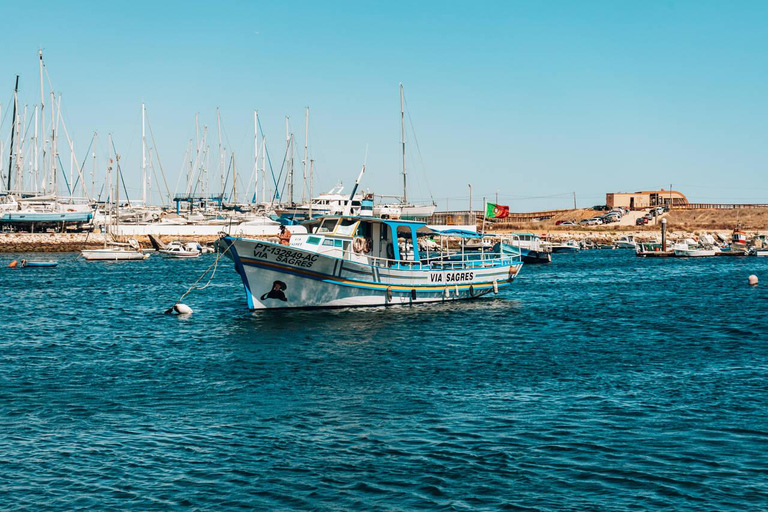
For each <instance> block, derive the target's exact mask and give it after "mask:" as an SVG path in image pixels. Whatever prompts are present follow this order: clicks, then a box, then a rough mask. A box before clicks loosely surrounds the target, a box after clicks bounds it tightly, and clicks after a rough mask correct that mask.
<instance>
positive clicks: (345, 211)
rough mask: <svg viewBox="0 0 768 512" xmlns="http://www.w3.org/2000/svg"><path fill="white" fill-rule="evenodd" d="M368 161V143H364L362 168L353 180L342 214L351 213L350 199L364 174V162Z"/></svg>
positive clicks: (352, 197)
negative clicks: (353, 184)
mask: <svg viewBox="0 0 768 512" xmlns="http://www.w3.org/2000/svg"><path fill="white" fill-rule="evenodd" d="M367 163H368V144H366V145H365V159H364V160H363V168H362V169H360V174H359V175H358V176H357V179H356V180H355V186H354V187H352V193H351V194H349V199H348V200H347V204H346V206H345V207H344V215H350V214H351V213H352V200H353V199H354V197H355V194H356V193H357V187H358V186H359V185H360V180H361V179H363V174H365V164H367Z"/></svg>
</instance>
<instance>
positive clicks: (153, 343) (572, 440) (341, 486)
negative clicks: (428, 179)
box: [0, 251, 768, 510]
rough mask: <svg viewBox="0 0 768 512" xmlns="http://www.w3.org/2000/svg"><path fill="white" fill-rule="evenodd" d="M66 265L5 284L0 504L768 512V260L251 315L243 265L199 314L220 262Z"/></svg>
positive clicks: (626, 271)
mask: <svg viewBox="0 0 768 512" xmlns="http://www.w3.org/2000/svg"><path fill="white" fill-rule="evenodd" d="M46 257H47V256H46ZM10 259H11V258H10V257H7V256H6V257H5V258H2V259H0V264H2V265H3V266H6V265H7V263H8V261H10ZM60 260H61V264H60V265H59V267H58V268H56V269H23V270H14V271H11V270H8V269H4V268H3V269H0V297H2V302H3V307H2V308H0V327H1V328H2V335H0V428H1V432H2V436H1V437H0V508H6V509H14V510H23V509H29V510H41V509H56V510H64V509H75V508H95V509H115V508H119V509H137V510H152V509H168V508H182V507H189V508H192V509H213V510H223V509H230V508H255V509H265V510H275V509H313V510H344V509H350V510H364V509H375V510H403V509H444V510H472V509H511V510H527V509H531V510H537V509H539V510H540V509H545V510H547V509H551V510H561V509H565V510H585V509H590V510H591V509H611V510H621V509H632V510H636V509H656V508H662V507H668V508H673V509H684V510H722V509H727V508H737V509H743V510H755V509H760V508H763V509H765V508H766V507H768V407H767V406H768V333H766V320H767V318H766V317H767V316H768V315H767V313H768V258H766V259H761V258H743V259H738V258H736V259H733V258H728V259H702V260H687V261H686V260H677V259H674V260H672V259H671V260H644V259H640V258H636V257H634V255H633V254H632V253H631V252H629V251H590V252H583V253H580V254H575V255H556V257H555V261H554V262H553V264H551V265H548V266H533V265H529V266H526V267H524V268H523V271H522V273H521V275H520V277H519V279H518V281H517V282H516V283H515V285H514V286H513V287H512V288H511V289H510V290H508V291H505V292H503V293H502V294H500V295H499V296H498V297H496V298H492V299H481V300H477V301H472V302H458V303H450V304H446V305H432V306H417V307H402V308H390V309H384V308H376V309H362V310H332V311H309V312H300V311H297V312H282V313H281V312H266V313H259V314H257V315H251V314H250V313H249V312H248V311H247V309H246V307H247V306H246V302H245V296H244V293H243V291H242V285H241V283H240V280H239V277H238V276H237V275H236V274H235V273H234V271H233V268H232V265H231V264H230V262H229V261H227V262H226V264H225V265H223V267H222V268H220V269H219V271H218V273H217V275H216V277H215V279H214V281H213V283H212V284H211V285H210V286H209V287H208V288H207V289H205V290H202V291H198V292H193V293H192V295H190V296H189V297H188V298H187V299H186V300H185V302H186V303H187V304H189V305H190V306H191V307H192V308H193V309H194V310H195V313H194V314H193V315H191V316H190V317H188V318H178V317H172V316H166V315H163V314H162V312H163V311H164V310H165V309H166V308H167V307H169V306H170V305H171V304H173V302H174V301H175V300H176V298H177V297H178V296H179V295H181V293H183V291H184V290H185V289H186V287H187V286H188V285H189V284H191V283H192V281H194V279H195V278H196V277H197V276H198V275H199V274H200V273H201V272H202V270H203V269H204V268H205V267H207V266H208V265H209V264H210V263H211V262H212V261H213V257H212V256H209V257H204V258H201V259H200V260H197V261H168V260H163V259H161V258H158V257H157V256H153V257H152V258H150V259H149V260H147V261H146V262H125V263H106V264H104V263H85V262H83V261H81V260H78V259H76V258H75V256H74V255H62V256H60ZM753 273H754V274H757V275H758V276H759V277H761V278H762V279H763V280H764V281H765V283H766V284H763V285H760V286H758V287H756V288H750V287H748V286H747V284H746V281H747V276H748V275H749V274H753Z"/></svg>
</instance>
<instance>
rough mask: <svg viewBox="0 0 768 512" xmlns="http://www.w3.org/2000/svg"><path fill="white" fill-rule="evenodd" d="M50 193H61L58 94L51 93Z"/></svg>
mask: <svg viewBox="0 0 768 512" xmlns="http://www.w3.org/2000/svg"><path fill="white" fill-rule="evenodd" d="M48 179H49V180H50V181H49V183H50V187H51V189H50V191H49V193H51V194H54V195H57V194H58V191H59V187H58V176H56V94H55V93H54V92H53V91H51V175H50V176H49V178H48Z"/></svg>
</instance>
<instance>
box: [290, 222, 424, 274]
mask: <svg viewBox="0 0 768 512" xmlns="http://www.w3.org/2000/svg"><path fill="white" fill-rule="evenodd" d="M303 225H304V226H305V227H306V228H307V233H306V234H296V235H293V236H291V240H290V245H291V247H295V248H297V249H303V250H305V251H312V252H318V253H322V254H325V255H327V256H332V257H337V258H343V259H347V260H351V261H359V262H361V263H371V264H375V265H384V266H395V265H397V266H413V265H420V264H421V263H423V262H424V261H426V260H428V259H429V258H430V257H431V256H435V255H436V253H434V248H435V246H434V244H429V243H428V242H427V240H426V237H427V236H429V235H436V234H438V233H437V232H435V231H434V230H432V229H431V228H429V227H427V226H426V224H423V223H421V222H409V221H400V220H389V219H377V218H371V217H350V216H325V217H318V218H316V219H313V220H310V221H307V222H305V223H303ZM430 248H432V251H430ZM430 252H432V254H430Z"/></svg>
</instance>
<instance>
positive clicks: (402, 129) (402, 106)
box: [400, 84, 408, 203]
mask: <svg viewBox="0 0 768 512" xmlns="http://www.w3.org/2000/svg"><path fill="white" fill-rule="evenodd" d="M400 132H401V135H402V137H401V140H402V143H403V203H406V202H407V201H408V184H407V180H406V172H405V95H404V94H403V84H400Z"/></svg>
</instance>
